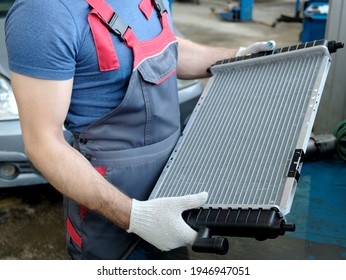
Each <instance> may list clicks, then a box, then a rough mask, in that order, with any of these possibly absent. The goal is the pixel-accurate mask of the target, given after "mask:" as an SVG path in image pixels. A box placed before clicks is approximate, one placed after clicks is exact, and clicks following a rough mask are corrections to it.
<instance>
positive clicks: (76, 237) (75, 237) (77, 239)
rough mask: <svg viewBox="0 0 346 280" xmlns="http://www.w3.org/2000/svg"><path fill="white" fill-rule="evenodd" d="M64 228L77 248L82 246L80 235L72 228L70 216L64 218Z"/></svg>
mask: <svg viewBox="0 0 346 280" xmlns="http://www.w3.org/2000/svg"><path fill="white" fill-rule="evenodd" d="M66 229H67V232H68V234H69V235H70V237H71V239H72V241H73V242H74V243H76V245H77V246H78V247H79V248H82V237H81V236H80V235H79V234H78V232H77V231H76V230H75V229H74V227H73V225H72V222H71V220H70V218H67V220H66Z"/></svg>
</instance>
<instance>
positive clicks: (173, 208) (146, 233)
mask: <svg viewBox="0 0 346 280" xmlns="http://www.w3.org/2000/svg"><path fill="white" fill-rule="evenodd" d="M207 198H208V194H207V193H206V192H201V193H198V194H194V195H186V196H181V197H165V198H157V199H153V200H147V201H138V200H135V199H133V200H132V209H131V218H130V228H129V229H128V232H129V233H131V232H132V233H135V234H137V235H138V236H140V237H141V238H143V239H144V240H145V241H147V242H149V243H151V244H152V245H154V246H155V247H157V248H158V249H160V250H163V251H169V250H172V249H175V248H178V247H182V246H187V245H189V244H190V245H191V244H192V243H193V242H194V240H195V239H196V236H197V232H196V231H194V230H193V229H192V228H191V227H190V226H189V225H188V224H186V223H185V221H184V220H183V218H182V216H181V214H182V212H184V211H185V210H188V209H193V208H197V207H200V206H202V205H203V204H204V203H205V202H206V201H207Z"/></svg>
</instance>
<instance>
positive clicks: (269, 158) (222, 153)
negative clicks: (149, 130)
mask: <svg viewBox="0 0 346 280" xmlns="http://www.w3.org/2000/svg"><path fill="white" fill-rule="evenodd" d="M342 47H343V44H342V43H335V42H334V41H331V42H328V41H325V40H319V41H314V42H308V43H305V44H299V45H295V46H290V47H285V48H280V49H275V50H273V51H267V52H261V53H258V54H253V55H248V56H243V57H237V58H232V59H229V60H223V61H219V62H217V63H216V64H215V65H213V66H212V67H211V68H210V71H211V73H212V77H211V78H210V79H209V81H208V83H207V85H206V87H205V89H204V91H203V93H202V95H201V97H200V100H199V102H198V104H197V105H196V107H195V110H194V112H193V113H192V116H191V118H190V120H189V122H188V124H187V126H186V127H185V129H184V131H183V133H182V135H181V137H180V139H179V141H178V143H177V145H176V147H175V149H174V151H173V153H172V155H171V157H170V159H169V161H168V162H167V165H166V167H165V169H164V170H163V172H162V174H161V176H160V178H159V180H158V182H157V184H156V186H155V188H154V190H153V192H152V194H151V196H150V198H151V199H153V198H158V197H172V196H182V195H187V194H194V193H198V192H201V191H207V192H208V194H209V196H208V201H207V203H206V204H205V205H204V206H203V207H201V208H200V209H193V210H189V211H186V212H184V213H183V217H184V219H185V220H186V222H187V223H188V224H189V225H190V226H191V227H192V228H194V229H196V230H197V231H199V232H198V238H197V239H196V241H195V243H194V244H193V246H192V249H193V250H194V251H196V252H209V253H210V252H213V253H217V254H226V253H227V251H228V246H229V245H228V240H227V238H226V237H227V236H238V237H252V238H256V239H258V240H264V239H267V238H276V237H278V236H279V235H283V234H284V233H285V232H286V231H294V229H295V225H294V224H290V223H287V221H286V218H285V215H287V214H288V213H289V211H290V208H291V205H292V201H293V198H294V194H295V189H296V185H297V182H298V179H299V174H300V169H301V166H302V157H303V156H304V152H305V151H306V148H307V144H308V140H309V137H310V134H311V131H312V127H313V123H314V119H315V116H316V113H317V109H318V105H319V101H320V98H321V95H322V92H323V87H324V84H325V81H326V78H327V74H328V70H329V66H330V64H331V55H330V53H332V52H335V51H336V50H337V49H338V48H342ZM215 236H218V237H216V238H214V237H215ZM220 236H221V237H220Z"/></svg>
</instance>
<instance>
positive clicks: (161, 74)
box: [137, 46, 177, 85]
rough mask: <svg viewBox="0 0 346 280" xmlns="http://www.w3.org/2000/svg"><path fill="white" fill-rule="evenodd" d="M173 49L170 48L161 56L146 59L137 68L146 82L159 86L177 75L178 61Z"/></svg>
mask: <svg viewBox="0 0 346 280" xmlns="http://www.w3.org/2000/svg"><path fill="white" fill-rule="evenodd" d="M172 48H173V46H170V47H168V48H167V49H165V50H164V51H163V52H162V53H160V54H159V55H156V56H154V57H150V58H149V59H145V60H144V61H143V62H142V63H141V64H140V65H139V66H138V67H137V70H138V72H139V73H140V74H141V76H142V78H143V80H144V81H146V82H149V83H152V84H156V85H159V84H161V83H163V82H164V81H166V80H167V79H168V78H169V77H170V76H172V75H173V74H175V73H176V67H177V60H176V56H175V55H174V54H173V51H172ZM175 51H176V50H175Z"/></svg>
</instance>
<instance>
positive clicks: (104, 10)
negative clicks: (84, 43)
mask: <svg viewBox="0 0 346 280" xmlns="http://www.w3.org/2000/svg"><path fill="white" fill-rule="evenodd" d="M86 1H87V2H88V3H89V5H90V6H91V7H92V8H93V9H92V12H91V13H93V15H97V16H98V17H99V23H101V25H100V24H99V23H98V28H100V29H103V30H102V32H99V33H94V32H93V36H94V41H95V46H96V49H97V53H98V54H99V53H100V55H98V59H99V65H104V64H106V63H107V62H106V61H104V60H108V57H107V54H108V53H109V52H111V50H112V51H114V46H113V44H111V45H110V44H108V43H107V44H104V45H103V48H100V45H99V44H98V43H96V42H99V41H101V40H107V41H108V42H111V33H110V32H109V30H108V28H107V26H106V25H105V24H104V22H109V21H110V20H111V18H112V16H113V15H114V11H113V9H112V8H111V7H110V6H109V5H108V4H107V3H105V2H104V1H102V0H86ZM151 2H152V1H151V0H150V3H151ZM141 4H142V5H140V6H141V8H142V9H144V10H142V12H143V13H144V14H145V15H146V17H147V16H150V15H151V13H149V11H150V10H151V11H152V10H153V9H154V5H153V4H152V3H151V4H149V1H148V0H143V3H141ZM160 21H161V26H162V32H161V33H160V34H159V36H157V37H155V38H153V39H150V40H146V41H138V39H137V37H136V36H135V34H134V33H133V31H132V29H131V28H127V30H126V32H125V33H124V34H123V38H124V39H125V44H126V45H127V46H128V47H130V48H132V50H133V56H134V62H133V69H134V70H135V69H136V68H137V67H138V65H139V64H141V63H142V62H143V61H144V60H145V59H146V58H149V57H152V56H155V55H157V54H159V53H161V52H162V51H164V50H165V48H166V47H167V46H168V45H169V44H170V43H173V42H176V38H175V36H174V34H173V32H172V31H171V29H170V26H169V23H168V15H167V13H163V14H162V17H161V18H160ZM95 22H96V21H95ZM95 22H94V20H93V21H92V24H95ZM95 38H96V39H95ZM108 48H109V49H108ZM110 49H111V50H110ZM108 63H109V62H108ZM100 68H101V66H100Z"/></svg>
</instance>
